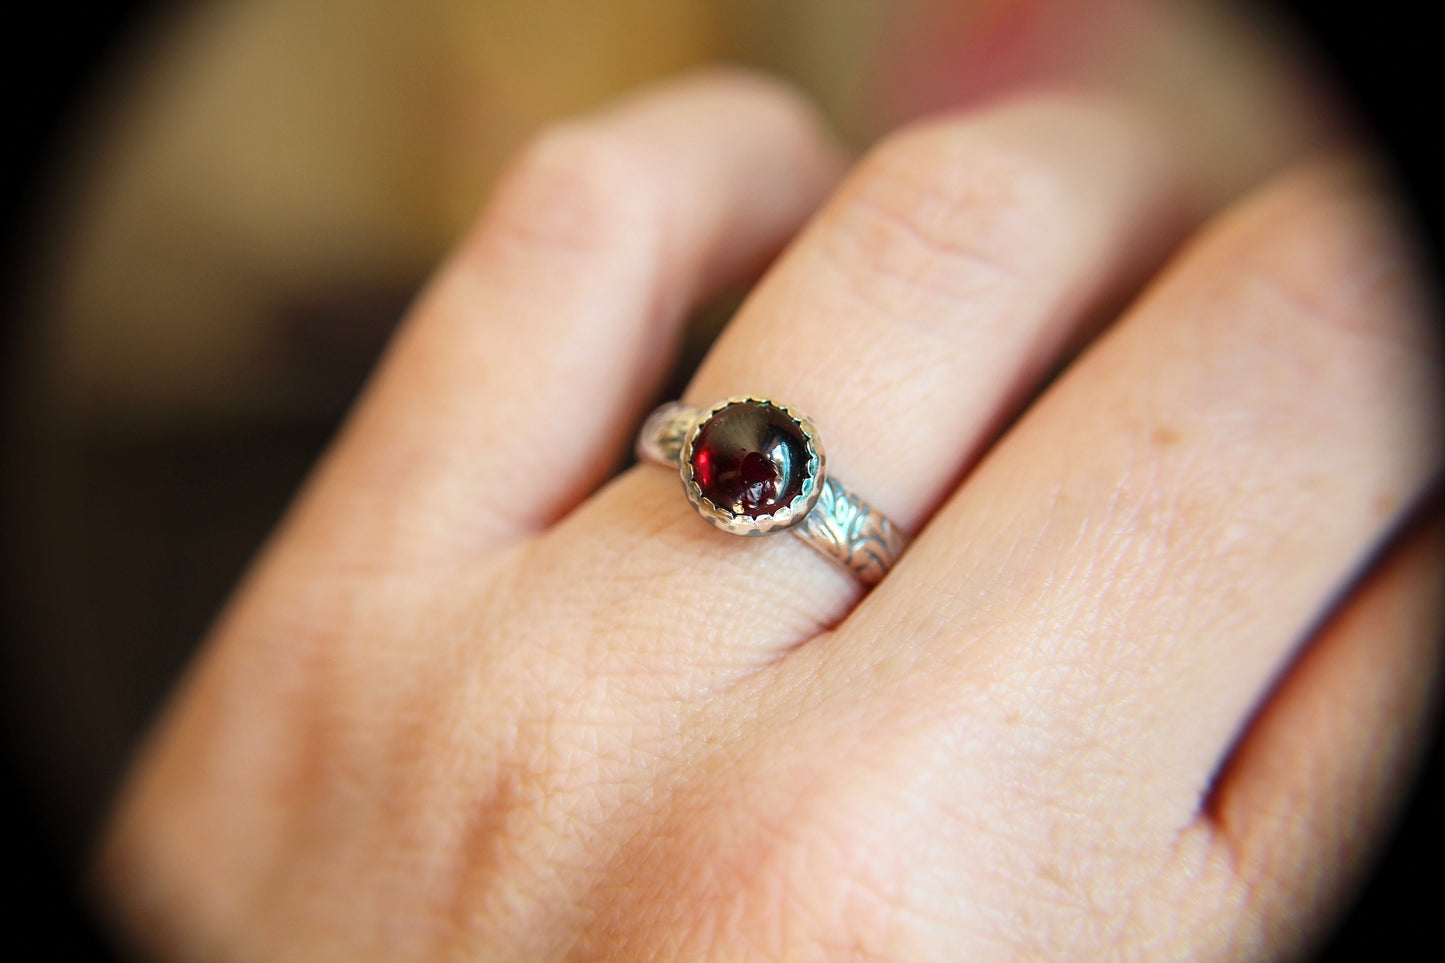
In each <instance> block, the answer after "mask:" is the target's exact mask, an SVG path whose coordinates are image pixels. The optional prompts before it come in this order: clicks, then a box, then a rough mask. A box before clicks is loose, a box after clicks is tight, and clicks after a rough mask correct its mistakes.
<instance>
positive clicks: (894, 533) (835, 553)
mask: <svg viewBox="0 0 1445 963" xmlns="http://www.w3.org/2000/svg"><path fill="white" fill-rule="evenodd" d="M793 534H795V535H797V536H798V537H799V538H801V539H802V540H803V541H805V542H807V543H808V544H809V545H811V546H813V548H815V549H817V550H818V551H819V552H822V553H823V554H824V555H826V556H828V557H829V558H831V559H832V560H833V561H835V562H837V563H838V564H839V565H841V566H843V567H844V568H846V569H847V570H848V571H850V572H852V573H853V574H854V575H856V576H858V578H859V579H861V580H862V581H863V582H865V583H867V584H868V585H877V584H878V582H879V581H880V580H882V578H883V576H884V575H887V574H888V570H889V569H890V568H892V567H893V563H894V562H895V561H897V559H898V556H899V555H901V554H903V549H904V548H905V547H906V545H907V539H906V538H905V537H904V535H903V533H902V532H901V531H899V530H898V528H897V527H896V526H895V525H894V524H893V523H892V522H891V521H889V520H888V516H886V515H884V514H883V513H882V512H880V511H878V510H876V509H875V508H873V506H872V505H869V504H868V503H867V502H865V501H864V500H863V499H861V498H859V497H858V496H857V495H856V494H854V493H853V492H851V491H849V490H848V489H847V488H845V487H844V486H843V485H841V484H839V483H838V482H837V481H835V480H834V479H832V478H826V479H824V482H823V491H822V492H821V493H820V494H819V496H818V504H816V505H814V506H813V510H812V511H811V512H809V513H808V515H807V517H806V518H804V519H803V522H802V524H801V525H799V526H798V527H797V528H795V529H793Z"/></svg>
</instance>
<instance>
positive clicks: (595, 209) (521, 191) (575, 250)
mask: <svg viewBox="0 0 1445 963" xmlns="http://www.w3.org/2000/svg"><path fill="white" fill-rule="evenodd" d="M653 166H654V165H653V164H652V161H651V159H650V158H649V157H648V154H647V151H646V150H645V149H644V148H643V147H642V146H641V145H638V144H636V143H634V142H633V141H632V140H630V139H629V138H627V137H626V136H624V135H621V134H619V133H617V132H615V131H612V130H609V129H608V128H606V127H605V126H604V125H603V124H600V123H595V122H586V121H570V122H564V123H560V124H556V125H554V126H552V127H550V128H548V129H546V130H544V131H543V132H541V133H540V134H538V135H536V136H535V137H534V138H533V139H532V140H531V141H530V142H529V143H528V144H527V145H526V146H525V147H524V148H523V149H522V151H521V153H520V154H519V155H518V157H517V159H516V160H515V161H514V163H513V165H512V167H511V169H510V171H509V172H508V174H507V176H506V177H505V179H504V181H503V184H502V186H501V188H500V190H499V191H498V194H497V199H496V201H495V203H494V205H493V207H492V209H491V210H490V211H489V212H488V214H487V216H486V218H485V219H484V222H483V224H484V226H483V231H482V234H483V238H484V239H485V242H487V243H489V244H491V245H499V246H502V247H505V248H509V249H521V250H522V251H524V252H527V253H536V252H541V253H544V254H546V255H549V256H554V257H556V256H561V257H564V258H565V257H569V256H571V257H577V258H593V257H597V256H599V255H603V254H606V253H608V252H617V251H619V250H622V249H626V250H634V249H635V248H636V246H638V245H640V244H645V243H647V241H648V239H649V238H650V237H651V236H652V234H653V222H654V221H655V218H656V215H657V213H658V211H657V207H658V199H657V192H656V191H655V190H654V185H655V184H656V178H655V177H654V176H653V174H652V173H651V171H650V168H652V167H653Z"/></svg>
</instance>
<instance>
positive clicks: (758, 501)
mask: <svg viewBox="0 0 1445 963" xmlns="http://www.w3.org/2000/svg"><path fill="white" fill-rule="evenodd" d="M808 460H809V459H808V440H807V437H806V436H805V435H804V434H803V430H802V428H801V427H799V425H798V423H797V421H795V420H794V419H793V418H792V417H791V416H790V415H788V413H787V412H785V411H783V410H782V409H780V408H778V407H776V406H774V405H770V404H767V403H765V402H761V401H738V402H733V403H732V404H729V405H727V406H725V407H724V408H722V409H721V410H719V411H718V412H717V413H716V414H715V415H713V416H712V417H711V418H709V419H708V420H707V421H706V422H704V423H703V425H702V426H701V427H700V428H699V429H698V433H697V437H696V438H695V439H694V440H693V445H692V461H691V466H692V477H693V480H694V481H695V482H696V483H697V486H698V488H699V490H700V491H701V492H702V495H703V497H705V498H706V499H707V500H708V501H710V502H712V503H713V504H714V505H716V506H718V507H719V508H721V509H723V510H725V511H728V512H731V513H732V514H734V515H747V516H749V517H750V518H760V517H762V516H764V515H771V514H773V513H774V512H776V511H777V510H778V509H780V508H783V507H784V506H786V505H787V504H788V503H789V502H791V501H792V500H793V499H794V498H796V497H797V495H798V494H799V493H800V492H801V491H802V489H803V484H804V482H805V481H806V480H807V471H808Z"/></svg>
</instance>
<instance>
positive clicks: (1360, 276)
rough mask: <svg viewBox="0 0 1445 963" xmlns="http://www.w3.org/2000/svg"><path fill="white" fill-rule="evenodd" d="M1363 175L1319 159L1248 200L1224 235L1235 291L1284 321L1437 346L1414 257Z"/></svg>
mask: <svg viewBox="0 0 1445 963" xmlns="http://www.w3.org/2000/svg"><path fill="white" fill-rule="evenodd" d="M1359 174H1360V172H1359V171H1358V170H1355V169H1353V168H1345V167H1341V166H1338V165H1318V166H1312V167H1309V168H1305V169H1303V170H1300V171H1297V172H1295V173H1294V174H1293V175H1291V176H1288V177H1286V179H1285V180H1284V181H1283V182H1280V183H1278V184H1277V185H1276V187H1275V188H1274V189H1273V190H1272V191H1269V192H1267V193H1266V194H1265V195H1263V196H1262V197H1260V198H1258V199H1257V200H1256V201H1255V202H1254V204H1253V205H1251V206H1246V207H1245V208H1244V210H1242V211H1241V212H1240V213H1239V215H1238V217H1237V219H1236V220H1235V221H1234V222H1233V223H1232V224H1231V225H1230V226H1229V229H1227V230H1226V231H1225V237H1224V238H1222V239H1221V241H1222V246H1223V247H1224V248H1225V251H1226V254H1225V257H1226V260H1227V261H1228V262H1230V267H1231V273H1232V275H1233V277H1234V282H1233V283H1234V286H1235V289H1236V290H1235V294H1236V296H1237V297H1240V298H1242V299H1250V300H1257V299H1260V298H1262V299H1263V300H1264V302H1265V305H1266V306H1267V307H1268V308H1271V309H1273V310H1269V311H1267V312H1266V313H1267V315H1268V317H1269V318H1270V319H1271V320H1274V321H1276V322H1277V323H1280V324H1284V325H1290V326H1292V327H1297V328H1299V329H1301V330H1304V331H1323V332H1327V333H1330V332H1333V333H1343V334H1345V335H1348V336H1352V337H1364V338H1366V339H1368V340H1372V341H1380V342H1385V343H1389V344H1394V345H1398V346H1402V347H1408V348H1411V349H1412V350H1419V349H1427V350H1430V351H1431V352H1432V353H1433V351H1434V350H1435V349H1434V348H1433V347H1432V344H1433V339H1432V338H1431V337H1430V332H1429V331H1428V330H1427V326H1426V325H1425V324H1424V323H1423V319H1424V318H1425V317H1426V315H1427V312H1426V311H1425V309H1424V303H1425V295H1424V292H1423V290H1422V289H1421V285H1420V282H1419V274H1418V270H1417V267H1416V265H1415V263H1414V255H1413V253H1412V252H1411V250H1410V249H1409V245H1408V243H1407V242H1406V241H1405V237H1404V232H1403V231H1402V230H1401V226H1400V225H1399V223H1398V220H1397V218H1396V216H1395V213H1394V211H1393V210H1392V209H1391V205H1390V203H1389V202H1388V200H1387V199H1386V198H1384V197H1383V196H1381V195H1380V194H1379V193H1378V192H1377V191H1376V190H1374V189H1373V188H1371V187H1369V186H1367V184H1366V182H1365V181H1364V180H1363V179H1362V178H1361V177H1360V176H1359Z"/></svg>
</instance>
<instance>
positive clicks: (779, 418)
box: [637, 395, 908, 585]
mask: <svg viewBox="0 0 1445 963" xmlns="http://www.w3.org/2000/svg"><path fill="white" fill-rule="evenodd" d="M637 457H638V458H639V459H641V460H643V461H650V462H654V463H656V464H659V465H666V466H668V467H671V468H676V469H677V470H678V472H679V473H680V474H681V476H682V483H683V489H684V491H685V492H686V493H687V497H688V500H689V501H690V502H691V503H692V506H693V508H694V509H696V510H697V513H698V514H699V515H701V516H702V517H703V518H704V519H705V520H706V521H708V522H709V523H711V524H712V525H714V526H716V527H717V528H721V529H722V530H723V531H726V532H731V533H733V534H735V535H768V534H774V533H776V532H782V531H790V532H792V533H793V534H794V535H796V536H798V537H799V538H801V539H802V540H803V541H804V542H807V543H808V544H809V545H811V546H812V547H813V548H814V549H816V550H817V551H818V552H820V553H822V554H823V555H825V556H827V557H828V558H830V559H832V560H833V561H834V562H836V563H838V564H839V565H841V566H843V567H844V568H846V569H847V570H848V571H850V572H852V573H853V574H854V575H856V576H857V577H858V578H859V579H861V580H862V581H863V582H866V583H867V584H869V585H875V584H877V583H878V582H879V580H881V579H882V578H883V576H884V575H886V574H888V570H889V569H891V568H892V567H893V563H894V562H895V561H897V559H898V556H899V555H900V554H902V552H903V549H904V548H905V547H906V546H907V544H908V538H907V536H905V535H904V534H903V533H902V532H901V531H900V530H899V529H898V527H897V526H896V525H894V524H893V523H892V522H891V521H889V520H888V518H887V517H886V516H885V515H884V514H883V513H882V512H880V511H877V510H876V509H874V508H873V507H872V506H871V505H869V504H868V503H867V502H865V501H864V500H863V499H861V498H859V497H858V496H857V495H856V494H854V493H853V492H851V491H849V490H848V489H847V488H846V487H845V486H843V485H842V484H840V483H839V482H838V481H836V480H835V479H833V478H832V477H831V476H830V475H828V473H827V464H826V457H825V455H824V452H823V445H822V442H821V440H820V439H819V437H818V432H817V429H816V428H815V427H814V426H813V423H812V422H811V421H810V420H808V418H807V417H805V416H804V415H801V414H799V413H798V412H797V411H795V410H793V409H792V408H789V407H788V406H787V405H782V404H779V403H777V402H774V401H770V400H768V399H767V398H759V397H754V396H749V395H739V396H735V397H732V398H728V399H726V400H724V401H720V402H718V403H717V404H715V405H713V406H712V407H710V408H695V407H693V406H691V405H685V404H683V403H682V402H679V401H671V402H668V403H667V404H665V405H663V406H661V407H660V408H658V409H657V410H656V411H654V412H653V413H652V414H651V415H650V416H648V419H647V421H646V422H644V423H643V426H642V431H641V432H639V434H638V436H637Z"/></svg>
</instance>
